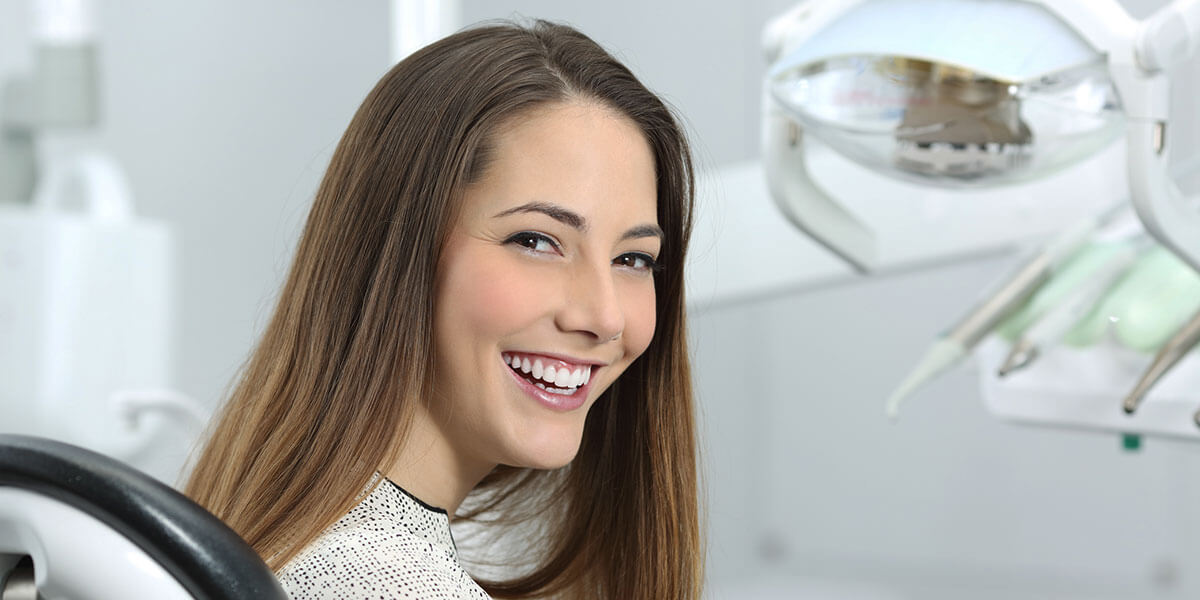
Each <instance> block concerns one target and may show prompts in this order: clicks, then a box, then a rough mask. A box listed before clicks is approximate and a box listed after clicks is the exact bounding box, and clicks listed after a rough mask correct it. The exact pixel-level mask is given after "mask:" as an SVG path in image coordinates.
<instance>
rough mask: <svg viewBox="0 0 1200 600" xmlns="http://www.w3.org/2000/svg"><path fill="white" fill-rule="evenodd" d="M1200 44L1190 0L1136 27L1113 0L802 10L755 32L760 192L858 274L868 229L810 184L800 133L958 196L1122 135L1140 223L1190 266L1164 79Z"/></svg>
mask: <svg viewBox="0 0 1200 600" xmlns="http://www.w3.org/2000/svg"><path fill="white" fill-rule="evenodd" d="M1198 42H1200V0H1177V1H1175V2H1173V3H1171V4H1170V5H1168V6H1166V7H1165V8H1163V9H1161V10H1160V11H1158V12H1157V13H1155V14H1154V15H1153V16H1151V17H1150V18H1148V19H1146V20H1144V21H1138V20H1135V19H1133V18H1132V17H1130V16H1129V14H1128V13H1126V11H1125V10H1124V9H1123V8H1122V7H1121V6H1120V5H1119V4H1117V2H1116V1H1115V0H809V1H807V2H803V3H801V4H799V5H798V6H796V7H794V8H793V9H792V10H790V11H789V12H788V13H786V14H784V15H782V16H780V17H778V18H777V19H775V20H774V21H772V22H771V23H770V24H769V25H768V27H767V30H766V33H765V36H764V48H765V50H766V52H767V57H768V60H769V61H770V62H771V66H770V67H769V69H768V73H767V80H766V89H765V92H766V93H765V98H764V105H765V109H766V110H765V115H764V119H765V121H764V136H763V143H764V152H763V154H764V163H765V167H766V171H767V179H768V181H769V183H770V187H771V192H772V195H773V196H774V198H775V200H776V202H777V204H778V205H779V207H780V208H781V210H782V211H783V212H784V214H785V215H787V217H788V218H789V220H791V221H792V223H793V224H795V225H796V226H798V227H799V228H800V229H802V230H803V231H805V232H806V233H807V234H809V235H810V236H811V237H813V238H814V239H816V240H817V241H819V242H821V243H822V244H823V245H825V246H826V247H827V248H829V249H830V250H831V251H833V252H834V253H835V254H837V255H838V256H840V257H841V258H843V259H844V260H845V261H846V262H848V263H849V264H850V265H852V266H853V267H854V268H855V269H857V270H859V271H867V270H870V269H871V268H872V267H873V266H874V265H876V264H877V262H878V256H877V247H876V246H877V244H876V236H875V232H874V231H873V230H872V229H871V228H870V227H869V226H868V225H867V224H866V223H865V222H864V221H863V220H862V219H861V218H860V217H859V216H858V215H856V214H855V213H854V212H853V211H852V210H850V209H849V208H847V207H846V206H845V205H843V204H842V203H840V202H838V201H837V200H836V199H834V198H833V197H832V196H831V195H830V194H829V193H827V192H826V190H824V189H822V187H821V186H819V185H817V184H816V183H815V182H814V180H813V176H812V174H811V173H810V172H809V170H808V166H807V164H806V156H805V150H806V142H805V140H806V137H808V136H811V137H812V138H815V139H817V140H819V141H820V142H821V143H823V144H824V145H826V146H828V147H829V148H832V149H833V150H835V151H836V152H838V153H840V154H842V155H843V156H844V157H846V158H848V159H850V160H852V161H853V162H855V163H858V164H860V165H862V166H863V167H866V168H868V169H871V170H873V171H876V172H880V173H884V174H887V175H890V176H893V177H895V178H898V179H903V180H906V181H908V182H915V183H917V184H918V185H923V186H932V187H937V188H950V189H959V190H970V189H975V188H982V187H989V186H1000V185H1010V184H1020V183H1024V182H1030V181H1035V180H1038V179H1041V178H1045V177H1048V176H1050V175H1053V174H1055V173H1059V172H1062V171H1063V170H1065V169H1069V168H1070V167H1071V166H1073V165H1075V164H1076V163H1079V162H1080V161H1082V160H1084V159H1086V158H1088V157H1090V156H1092V155H1094V154H1096V153H1098V152H1100V151H1101V150H1102V149H1104V148H1106V147H1109V146H1110V145H1112V144H1113V143H1115V142H1117V141H1119V140H1120V139H1122V137H1123V139H1124V142H1125V145H1126V157H1127V158H1126V162H1127V171H1128V182H1129V186H1130V190H1129V194H1128V196H1129V197H1130V198H1131V199H1132V201H1133V204H1134V206H1135V208H1136V210H1137V213H1138V216H1139V217H1140V219H1141V220H1142V222H1143V223H1144V225H1145V226H1146V229H1147V230H1148V231H1149V232H1150V233H1151V234H1152V235H1153V236H1154V237H1155V238H1157V239H1158V240H1159V241H1160V242H1162V243H1163V245H1165V246H1167V247H1168V248H1170V249H1172V250H1173V251H1174V252H1175V253H1176V254H1178V255H1179V256H1180V257H1181V258H1183V259H1184V260H1185V261H1186V262H1188V263H1189V264H1191V265H1192V266H1193V267H1195V268H1197V269H1200V205H1198V199H1197V198H1190V197H1186V196H1184V194H1183V193H1181V191H1180V190H1179V187H1178V186H1177V185H1176V184H1175V182H1174V181H1173V180H1172V179H1171V178H1170V176H1169V174H1168V159H1169V155H1170V147H1171V146H1170V145H1171V143H1172V142H1173V139H1172V136H1171V135H1168V125H1169V123H1170V118H1169V117H1170V115H1169V114H1168V95H1169V94H1168V93H1169V89H1170V88H1169V83H1170V82H1169V79H1168V75H1167V73H1166V69H1167V68H1168V67H1170V66H1171V65H1174V64H1176V63H1178V62H1180V61H1182V60H1185V59H1187V58H1189V57H1191V56H1193V55H1194V53H1195V51H1196V47H1197V45H1198ZM963 201H970V200H969V194H965V195H964V199H963ZM1047 201H1048V202H1049V201H1052V199H1047ZM1101 208H1103V207H1097V210H1100V209H1101Z"/></svg>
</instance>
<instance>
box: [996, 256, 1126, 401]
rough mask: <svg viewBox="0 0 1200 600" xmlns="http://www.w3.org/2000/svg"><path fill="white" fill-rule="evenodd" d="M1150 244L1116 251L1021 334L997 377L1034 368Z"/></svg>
mask: <svg viewBox="0 0 1200 600" xmlns="http://www.w3.org/2000/svg"><path fill="white" fill-rule="evenodd" d="M1148 244H1149V242H1148V240H1146V239H1144V238H1143V239H1142V240H1140V241H1139V243H1137V244H1131V245H1129V246H1126V247H1123V248H1120V249H1118V250H1116V251H1114V253H1113V255H1112V256H1110V257H1108V260H1106V261H1105V262H1104V263H1103V264H1101V265H1100V266H1099V267H1097V268H1096V269H1095V272H1093V273H1090V274H1089V275H1088V278H1087V279H1086V280H1084V281H1083V282H1081V283H1080V284H1079V287H1077V288H1076V289H1075V290H1073V291H1072V292H1071V293H1070V294H1069V295H1067V298H1066V300H1065V301H1064V302H1063V303H1061V304H1059V305H1058V306H1057V307H1056V308H1054V309H1053V310H1051V311H1050V312H1048V313H1046V315H1045V316H1043V317H1042V318H1041V319H1039V320H1038V321H1037V322H1036V323H1034V324H1033V326H1032V327H1030V328H1029V329H1028V330H1027V331H1026V332H1025V333H1023V334H1021V337H1020V338H1019V339H1018V340H1017V341H1016V343H1014V344H1013V347H1012V351H1011V352H1009V353H1008V357H1007V358H1005V359H1004V364H1003V365H1001V366H1000V369H999V370H998V371H997V375H999V376H1001V377H1004V376H1007V375H1008V374H1009V373H1012V372H1013V371H1016V370H1018V369H1022V368H1024V367H1026V366H1028V365H1030V364H1031V363H1032V362H1033V361H1034V360H1036V359H1037V357H1038V355H1039V354H1040V353H1041V352H1044V351H1045V350H1046V349H1048V348H1049V347H1051V346H1053V345H1055V344H1057V343H1058V342H1059V341H1061V340H1062V338H1063V337H1064V336H1065V335H1067V332H1068V331H1070V330H1071V328H1072V327H1074V326H1075V324H1076V323H1078V322H1079V320H1080V319H1082V318H1083V317H1084V316H1085V315H1087V314H1088V312H1089V311H1091V310H1092V308H1093V307H1094V306H1096V302H1098V301H1099V300H1100V298H1101V297H1103V296H1104V294H1105V293H1106V292H1108V290H1110V289H1111V288H1112V286H1113V284H1115V283H1116V282H1117V280H1118V279H1120V278H1121V276H1122V275H1124V274H1125V272H1126V271H1128V270H1129V267H1130V266H1132V265H1133V263H1134V261H1135V260H1137V257H1138V255H1139V254H1140V253H1141V251H1142V250H1144V249H1145V248H1146V247H1147V245H1148Z"/></svg>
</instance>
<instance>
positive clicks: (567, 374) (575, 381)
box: [504, 354, 592, 394]
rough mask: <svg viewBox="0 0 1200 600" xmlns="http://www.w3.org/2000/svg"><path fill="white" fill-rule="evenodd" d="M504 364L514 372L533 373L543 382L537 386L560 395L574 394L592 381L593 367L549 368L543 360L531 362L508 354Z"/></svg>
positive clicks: (525, 358)
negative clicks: (580, 387)
mask: <svg viewBox="0 0 1200 600" xmlns="http://www.w3.org/2000/svg"><path fill="white" fill-rule="evenodd" d="M504 364H506V365H509V366H511V367H512V368H513V369H514V370H517V371H522V372H524V373H531V374H532V375H533V378H534V379H541V380H542V383H538V384H537V385H538V387H542V388H543V389H547V390H549V391H552V392H554V393H558V394H570V393H573V392H574V391H575V389H576V388H578V387H579V386H582V385H587V383H588V382H590V381H591V380H592V366H591V365H584V366H582V367H578V368H576V369H574V370H572V369H571V368H570V367H555V366H553V365H550V366H547V365H545V364H544V363H543V362H542V361H541V359H536V358H535V359H533V360H532V361H531V360H530V359H529V358H528V357H520V356H516V355H508V354H505V355H504ZM546 386H550V387H546Z"/></svg>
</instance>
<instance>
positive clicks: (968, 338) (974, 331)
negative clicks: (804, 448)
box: [886, 204, 1129, 419]
mask: <svg viewBox="0 0 1200 600" xmlns="http://www.w3.org/2000/svg"><path fill="white" fill-rule="evenodd" d="M1128 210H1129V209H1128V206H1127V205H1124V204H1122V205H1119V206H1117V207H1114V208H1112V209H1109V210H1107V211H1105V212H1104V213H1103V214H1101V215H1100V216H1096V217H1090V218H1087V219H1085V220H1083V221H1082V222H1080V223H1078V224H1076V225H1075V226H1074V227H1071V228H1070V229H1068V230H1066V231H1064V232H1062V233H1060V234H1059V235H1058V236H1057V237H1056V238H1054V240H1053V241H1051V242H1050V243H1049V244H1047V245H1046V246H1045V248H1044V249H1043V250H1042V251H1040V252H1038V253H1037V254H1036V255H1034V256H1033V257H1032V258H1030V259H1029V260H1028V261H1027V262H1025V263H1024V264H1022V265H1021V267H1020V268H1018V269H1017V271H1016V272H1015V273H1014V274H1013V275H1012V276H1010V277H1008V278H1006V279H1004V280H1002V281H1003V283H1002V284H1001V285H1000V286H999V287H997V288H996V290H995V291H994V292H993V293H991V294H989V295H988V296H987V297H986V299H985V300H984V301H983V302H981V303H979V304H978V305H976V306H975V307H973V308H972V309H971V310H970V311H968V312H967V314H966V315H965V316H963V318H962V319H960V320H959V321H958V323H957V324H955V325H954V327H952V328H951V329H950V331H949V332H947V333H946V334H945V335H943V336H941V337H939V338H938V339H937V340H935V341H934V343H933V345H932V346H931V347H930V348H929V349H928V350H927V351H926V352H925V355H924V356H923V357H922V358H921V361H920V362H919V363H917V366H916V368H914V369H913V370H912V372H911V373H909V375H908V377H906V378H905V379H904V381H903V382H901V383H900V386H899V387H897V388H896V390H895V391H894V392H892V395H891V396H890V397H889V398H888V400H887V404H886V410H887V414H888V416H889V417H890V418H892V419H895V418H897V417H898V416H899V414H900V403H901V402H903V401H904V399H905V398H906V397H908V395H909V394H911V393H912V392H913V391H915V390H916V389H917V388H918V387H920V386H921V385H923V384H924V383H925V382H927V381H929V380H931V379H933V378H935V377H937V376H938V375H940V374H942V373H943V372H945V371H946V370H948V369H950V367H953V366H954V365H956V364H958V363H959V362H960V361H961V360H962V359H963V358H964V357H966V355H967V353H968V352H970V351H971V350H972V349H973V348H975V346H977V345H978V344H979V342H980V341H981V340H983V338H984V337H986V336H987V335H988V333H990V332H991V331H992V330H993V329H995V328H996V326H997V325H999V324H1000V323H1001V322H1002V321H1003V320H1004V319H1005V318H1006V317H1008V316H1009V315H1011V314H1012V313H1013V312H1014V311H1016V310H1017V309H1018V308H1020V307H1021V306H1022V305H1023V304H1024V303H1025V301H1026V300H1028V299H1029V297H1030V296H1031V295H1033V293H1034V292H1035V291H1037V289H1038V287H1040V286H1041V285H1042V284H1043V283H1045V282H1046V280H1047V279H1049V277H1050V274H1051V273H1052V272H1053V271H1054V269H1056V268H1058V267H1059V266H1060V265H1061V264H1062V263H1063V262H1064V261H1066V259H1067V258H1069V257H1070V256H1071V255H1072V254H1074V253H1075V252H1076V251H1077V250H1079V248H1080V247H1082V246H1083V245H1084V243H1086V242H1087V241H1088V240H1089V239H1090V238H1091V236H1092V235H1093V234H1094V233H1095V232H1096V230H1097V229H1098V228H1100V227H1101V226H1102V225H1106V224H1108V223H1109V222H1111V221H1112V220H1113V219H1114V218H1115V217H1116V216H1118V215H1121V214H1124V213H1125V212H1126V211H1128Z"/></svg>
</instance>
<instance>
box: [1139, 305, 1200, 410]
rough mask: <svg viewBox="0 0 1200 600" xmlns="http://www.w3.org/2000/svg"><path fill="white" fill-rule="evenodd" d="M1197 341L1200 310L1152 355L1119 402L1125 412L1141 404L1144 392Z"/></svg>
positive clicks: (1199, 340)
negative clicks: (1143, 370) (1129, 389)
mask: <svg viewBox="0 0 1200 600" xmlns="http://www.w3.org/2000/svg"><path fill="white" fill-rule="evenodd" d="M1197 343H1200V312H1197V313H1196V314H1195V315H1194V316H1192V318H1191V320H1189V321H1188V323H1187V324H1186V325H1184V326H1183V328H1182V329H1180V330H1179V332H1178V333H1176V334H1175V335H1174V336H1172V337H1171V339H1170V340H1168V341H1167V343H1166V344H1164V345H1163V347H1162V349H1161V350H1159V351H1158V354H1157V355H1156V356H1155V357H1154V361H1153V362H1151V363H1150V366H1149V367H1147V368H1146V371H1145V372H1144V373H1142V377H1141V379H1139V380H1138V382H1137V385H1135V386H1134V387H1133V390H1132V391H1131V392H1129V395H1128V396H1126V397H1125V401H1124V402H1122V403H1121V405H1122V408H1124V409H1125V412H1126V414H1130V415H1132V414H1133V413H1134V411H1136V410H1137V409H1138V406H1139V405H1141V403H1142V400H1143V399H1144V398H1145V397H1146V394H1147V393H1148V392H1149V391H1150V389H1151V388H1153V387H1154V385H1155V384H1157V383H1158V381H1159V380H1160V379H1162V377H1163V375H1165V374H1166V373H1167V371H1170V370H1171V368H1172V367H1174V366H1175V364H1176V363H1178V362H1179V361H1180V359H1182V358H1183V357H1184V356H1185V355H1186V354H1187V353H1188V352H1189V351H1191V349H1192V348H1193V347H1195V346H1196V344H1197ZM1193 420H1194V421H1195V422H1196V424H1197V425H1200V412H1197V413H1196V415H1195V416H1194V417H1193Z"/></svg>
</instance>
